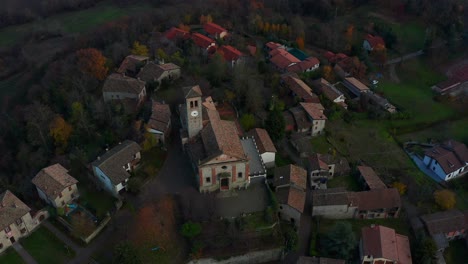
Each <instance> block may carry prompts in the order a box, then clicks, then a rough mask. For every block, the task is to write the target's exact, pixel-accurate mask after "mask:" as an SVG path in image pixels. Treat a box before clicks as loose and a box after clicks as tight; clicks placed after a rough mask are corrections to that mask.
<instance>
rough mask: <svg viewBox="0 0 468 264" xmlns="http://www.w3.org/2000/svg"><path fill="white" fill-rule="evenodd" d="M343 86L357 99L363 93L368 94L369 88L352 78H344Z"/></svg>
mask: <svg viewBox="0 0 468 264" xmlns="http://www.w3.org/2000/svg"><path fill="white" fill-rule="evenodd" d="M343 85H344V86H345V87H346V88H348V90H349V91H350V92H351V93H353V94H354V95H355V96H357V97H360V96H361V94H363V93H368V92H370V89H369V87H367V86H366V85H365V84H363V83H362V82H360V81H359V80H358V79H356V78H354V77H346V78H345V79H344V80H343Z"/></svg>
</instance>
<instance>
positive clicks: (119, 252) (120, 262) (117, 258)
mask: <svg viewBox="0 0 468 264" xmlns="http://www.w3.org/2000/svg"><path fill="white" fill-rule="evenodd" d="M113 256H114V257H113V260H112V263H114V264H141V263H142V262H141V260H140V257H139V256H138V252H137V249H136V248H135V247H134V246H133V245H132V243H130V242H129V241H122V242H120V243H119V244H117V246H115V248H114V255H113Z"/></svg>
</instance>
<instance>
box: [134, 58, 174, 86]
mask: <svg viewBox="0 0 468 264" xmlns="http://www.w3.org/2000/svg"><path fill="white" fill-rule="evenodd" d="M137 78H139V79H140V80H143V81H145V82H147V83H149V82H157V83H158V84H161V82H162V80H164V79H167V80H176V79H179V78H180V67H179V66H177V65H175V64H174V63H163V62H161V63H155V62H148V63H147V64H146V65H145V66H143V68H141V70H140V72H139V73H138V74H137Z"/></svg>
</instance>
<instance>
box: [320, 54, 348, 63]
mask: <svg viewBox="0 0 468 264" xmlns="http://www.w3.org/2000/svg"><path fill="white" fill-rule="evenodd" d="M323 56H324V57H325V58H326V59H327V60H328V62H329V63H330V64H335V63H339V62H341V61H343V60H345V59H347V58H349V57H348V55H346V54H344V53H337V54H335V53H333V52H331V51H326V52H325V53H324V54H323Z"/></svg>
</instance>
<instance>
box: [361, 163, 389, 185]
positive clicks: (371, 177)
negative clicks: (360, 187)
mask: <svg viewBox="0 0 468 264" xmlns="http://www.w3.org/2000/svg"><path fill="white" fill-rule="evenodd" d="M357 169H358V171H359V173H360V174H361V175H362V177H363V178H364V181H365V182H366V184H367V186H369V189H371V190H374V189H385V188H387V185H385V183H383V182H382V180H381V179H380V178H379V176H377V174H376V173H375V171H374V170H373V169H372V168H371V167H367V166H357Z"/></svg>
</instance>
